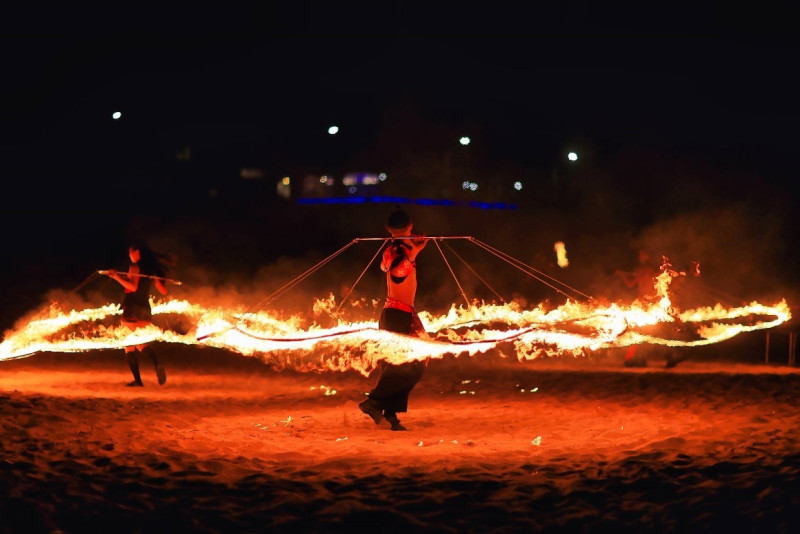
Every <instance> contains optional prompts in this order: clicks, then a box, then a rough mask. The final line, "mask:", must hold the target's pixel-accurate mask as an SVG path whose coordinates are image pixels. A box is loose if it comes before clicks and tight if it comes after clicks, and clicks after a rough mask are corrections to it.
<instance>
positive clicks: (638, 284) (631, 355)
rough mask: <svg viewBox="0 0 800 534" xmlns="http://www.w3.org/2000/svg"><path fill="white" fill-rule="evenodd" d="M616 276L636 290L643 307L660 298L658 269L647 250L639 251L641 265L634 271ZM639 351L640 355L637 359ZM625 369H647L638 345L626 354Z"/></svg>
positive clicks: (629, 348)
mask: <svg viewBox="0 0 800 534" xmlns="http://www.w3.org/2000/svg"><path fill="white" fill-rule="evenodd" d="M614 274H616V275H617V276H619V277H620V278H622V281H623V282H624V283H625V285H626V286H628V287H629V288H634V287H635V288H636V291H637V297H636V298H637V299H638V300H639V302H640V303H641V304H642V305H645V304H648V303H649V302H652V301H653V300H655V299H657V298H658V295H657V293H656V290H655V278H656V276H658V269H657V268H656V266H655V265H653V264H652V263H650V255H649V254H648V253H647V251H646V250H644V249H640V250H639V265H637V266H636V268H635V269H634V270H632V271H620V270H617V271H616V272H615V273H614ZM637 351H639V352H640V353H639V355H638V357H637V354H636V353H637ZM623 364H624V365H625V367H646V366H647V358H646V356H645V355H643V354H641V351H640V350H639V347H638V345H631V346H630V347H628V350H627V351H626V352H625V357H624V358H623Z"/></svg>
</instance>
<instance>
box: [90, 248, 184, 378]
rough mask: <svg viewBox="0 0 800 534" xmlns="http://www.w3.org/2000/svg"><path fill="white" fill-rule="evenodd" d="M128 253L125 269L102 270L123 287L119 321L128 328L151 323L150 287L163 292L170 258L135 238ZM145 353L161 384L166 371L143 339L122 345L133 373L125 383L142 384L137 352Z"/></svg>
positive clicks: (164, 291) (165, 291) (165, 287)
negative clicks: (139, 343)
mask: <svg viewBox="0 0 800 534" xmlns="http://www.w3.org/2000/svg"><path fill="white" fill-rule="evenodd" d="M128 257H129V258H130V260H131V263H130V266H129V267H128V272H127V273H125V274H122V273H118V272H117V271H115V270H113V269H111V270H108V271H103V272H104V273H105V274H107V275H108V276H109V277H110V278H112V279H113V280H116V281H117V282H118V283H119V284H120V285H121V286H122V287H123V288H125V296H124V298H123V299H122V322H123V324H125V325H126V326H128V328H130V329H131V330H135V329H137V328H140V327H144V326H147V325H149V324H151V323H152V317H153V316H152V310H151V309H150V291H151V287H152V286H153V285H155V287H156V289H157V290H158V292H159V293H161V294H162V295H166V294H167V286H166V285H165V283H164V281H165V279H166V277H168V276H169V265H170V264H171V263H172V260H171V258H170V257H169V256H167V255H165V254H162V253H159V252H155V251H153V250H152V249H150V247H148V246H147V244H145V243H143V242H137V243H134V244H132V245H130V247H128ZM145 352H146V353H147V354H148V356H150V359H151V360H153V365H154V366H155V369H156V376H157V377H158V383H159V384H160V385H164V383H165V382H166V381H167V374H166V372H165V371H164V367H162V366H161V365H160V364H159V362H158V356H157V355H156V353H155V351H154V350H153V349H152V347H150V346H148V345H147V344H146V343H144V344H141V345H134V346H129V347H125V353H126V354H127V355H128V367H130V369H131V373H133V382H130V383H128V384H127V385H128V386H132V387H142V386H144V384H143V383H142V377H141V375H140V374H139V357H138V355H139V354H140V353H141V354H144V353H145Z"/></svg>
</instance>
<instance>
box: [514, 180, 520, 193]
mask: <svg viewBox="0 0 800 534" xmlns="http://www.w3.org/2000/svg"><path fill="white" fill-rule="evenodd" d="M514 189H516V190H517V191H521V190H522V182H514Z"/></svg>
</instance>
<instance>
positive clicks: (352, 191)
mask: <svg viewBox="0 0 800 534" xmlns="http://www.w3.org/2000/svg"><path fill="white" fill-rule="evenodd" d="M356 191H358V188H357V187H356V186H354V185H351V186H350V187H348V188H347V192H348V193H350V194H354V193H355V192H356Z"/></svg>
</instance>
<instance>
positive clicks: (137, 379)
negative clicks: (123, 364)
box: [125, 347, 144, 387]
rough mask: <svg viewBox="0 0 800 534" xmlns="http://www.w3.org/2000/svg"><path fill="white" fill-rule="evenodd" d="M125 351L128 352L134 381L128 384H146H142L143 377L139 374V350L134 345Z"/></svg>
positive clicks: (139, 385)
mask: <svg viewBox="0 0 800 534" xmlns="http://www.w3.org/2000/svg"><path fill="white" fill-rule="evenodd" d="M128 349H130V350H128ZM125 352H126V353H127V354H128V367H130V369H131V373H132V374H133V382H130V383H128V386H138V387H141V386H143V385H144V384H142V377H141V375H140V374H139V357H138V353H139V351H137V350H136V349H134V348H133V347H127V348H126V349H125Z"/></svg>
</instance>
